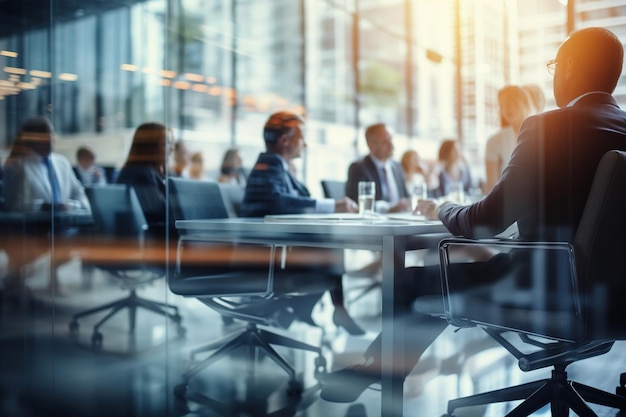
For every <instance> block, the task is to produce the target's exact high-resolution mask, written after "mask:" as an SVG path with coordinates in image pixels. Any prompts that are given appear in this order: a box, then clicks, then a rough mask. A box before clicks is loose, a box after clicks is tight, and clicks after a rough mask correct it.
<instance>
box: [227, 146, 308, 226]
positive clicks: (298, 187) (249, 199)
mask: <svg viewBox="0 0 626 417" xmlns="http://www.w3.org/2000/svg"><path fill="white" fill-rule="evenodd" d="M292 190H295V192H294V193H292V192H291V191H292ZM315 204H316V202H315V199H313V198H311V196H310V193H309V190H307V188H306V187H305V186H304V184H302V183H301V182H299V181H298V180H296V179H295V178H294V177H293V176H292V175H291V174H290V173H289V171H287V170H286V169H285V167H284V165H283V161H282V159H281V158H280V157H279V156H278V155H276V154H274V153H269V152H265V153H262V154H260V155H259V159H258V160H257V162H256V164H255V165H254V167H253V168H252V171H250V175H249V176H248V182H247V183H246V193H245V196H244V198H243V202H242V203H241V207H240V212H239V214H240V216H242V217H262V216H265V215H267V214H298V213H306V212H312V211H314V210H315Z"/></svg>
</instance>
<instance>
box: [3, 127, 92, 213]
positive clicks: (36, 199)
mask: <svg viewBox="0 0 626 417" xmlns="http://www.w3.org/2000/svg"><path fill="white" fill-rule="evenodd" d="M54 142H55V133H54V128H53V126H52V123H51V122H50V121H49V120H48V119H46V118H45V117H33V118H31V119H28V120H27V121H26V122H25V123H24V124H23V125H22V128H21V130H20V132H19V133H18V135H17V136H16V138H15V140H14V142H13V145H12V148H11V152H10V154H9V157H8V158H7V160H6V162H5V165H4V177H5V178H4V197H5V204H6V208H7V209H8V210H14V211H29V210H33V209H34V210H40V209H55V210H63V211H67V210H73V209H89V208H90V207H89V201H88V200H87V196H86V195H85V190H84V188H83V186H82V185H81V183H80V181H79V180H78V178H76V175H75V174H74V171H73V169H72V164H71V163H70V161H69V160H68V159H67V158H66V157H64V156H63V155H60V154H57V153H54V152H53V148H54Z"/></svg>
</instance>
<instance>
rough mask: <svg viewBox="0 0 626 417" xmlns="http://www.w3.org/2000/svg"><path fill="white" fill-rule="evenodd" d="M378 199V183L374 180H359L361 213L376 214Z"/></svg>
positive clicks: (362, 214) (363, 214)
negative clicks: (375, 205) (375, 207)
mask: <svg viewBox="0 0 626 417" xmlns="http://www.w3.org/2000/svg"><path fill="white" fill-rule="evenodd" d="M375 201H376V183H375V182H374V181H360V182H359V215H361V216H365V215H368V214H370V215H371V214H374V202H375Z"/></svg>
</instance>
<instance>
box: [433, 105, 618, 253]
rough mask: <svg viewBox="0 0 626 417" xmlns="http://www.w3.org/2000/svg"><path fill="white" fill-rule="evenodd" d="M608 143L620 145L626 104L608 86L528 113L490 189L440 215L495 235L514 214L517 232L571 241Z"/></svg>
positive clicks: (457, 225) (467, 229) (450, 224)
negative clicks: (564, 104)
mask: <svg viewBox="0 0 626 417" xmlns="http://www.w3.org/2000/svg"><path fill="white" fill-rule="evenodd" d="M613 149H617V150H626V112H624V111H622V110H621V109H620V108H619V107H618V106H617V103H616V102H615V100H614V99H613V97H611V96H610V95H608V94H602V93H594V94H590V95H588V96H584V97H582V98H581V99H580V100H579V101H578V102H576V103H575V104H574V105H573V106H571V107H566V108H563V109H558V110H554V111H550V112H546V113H542V114H539V115H536V116H532V117H529V118H528V119H526V121H524V123H523V124H522V127H521V129H520V133H519V136H518V142H517V146H516V147H515V150H514V151H513V154H512V155H511V160H510V162H509V164H508V166H507V167H506V168H505V170H504V172H503V174H502V177H501V178H500V180H499V181H498V183H496V185H495V186H494V188H493V189H492V190H491V192H490V193H489V194H488V195H487V196H485V197H484V198H483V199H482V200H481V201H479V202H477V203H475V204H473V205H471V206H468V207H461V206H458V205H453V204H446V205H444V206H443V207H442V208H441V210H440V211H439V218H440V219H441V220H442V222H443V223H444V225H445V226H446V227H447V228H448V230H450V232H451V233H452V234H454V235H463V236H467V237H486V236H493V235H494V234H496V233H499V232H501V231H502V230H504V229H505V228H506V227H507V226H509V225H510V224H512V223H513V222H515V221H517V224H518V227H519V232H520V237H522V238H525V239H532V240H562V241H570V242H571V241H573V238H574V234H575V231H576V228H577V226H578V223H579V221H580V218H581V215H582V211H583V208H584V206H585V203H586V201H587V195H588V194H589V189H590V188H591V183H592V181H593V178H594V175H595V171H596V168H597V166H598V163H599V162H600V159H601V158H602V156H603V155H604V154H605V153H606V152H608V151H610V150H613Z"/></svg>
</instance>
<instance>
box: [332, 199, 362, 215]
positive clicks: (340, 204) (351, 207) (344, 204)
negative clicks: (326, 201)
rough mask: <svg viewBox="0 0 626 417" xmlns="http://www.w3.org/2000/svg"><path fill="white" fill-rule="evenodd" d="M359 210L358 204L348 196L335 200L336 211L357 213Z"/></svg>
mask: <svg viewBox="0 0 626 417" xmlns="http://www.w3.org/2000/svg"><path fill="white" fill-rule="evenodd" d="M358 211H359V206H358V204H357V203H355V202H354V200H352V199H350V198H348V197H344V198H338V199H336V200H335V213H356V212H358Z"/></svg>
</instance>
